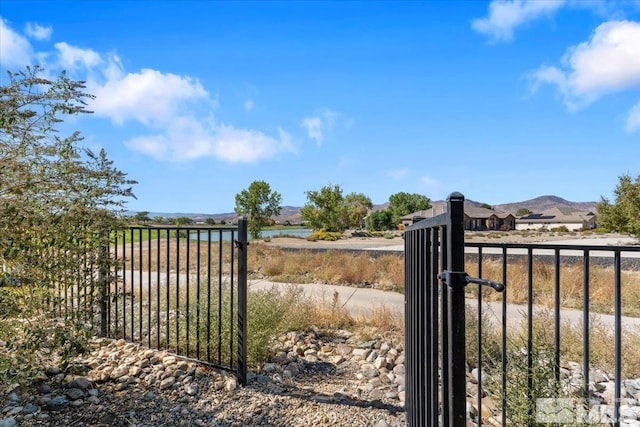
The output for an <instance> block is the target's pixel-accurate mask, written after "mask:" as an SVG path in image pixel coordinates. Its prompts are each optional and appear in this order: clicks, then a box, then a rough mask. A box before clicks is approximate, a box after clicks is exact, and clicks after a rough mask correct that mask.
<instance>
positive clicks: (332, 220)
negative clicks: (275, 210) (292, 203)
mask: <svg viewBox="0 0 640 427" xmlns="http://www.w3.org/2000/svg"><path fill="white" fill-rule="evenodd" d="M305 194H306V195H307V203H306V204H305V205H304V206H303V207H302V209H300V214H301V215H302V218H303V219H304V220H305V221H306V222H307V223H308V224H309V225H310V226H311V227H312V228H313V229H314V230H320V229H325V230H327V231H344V230H345V229H346V228H347V227H348V225H349V224H348V220H347V215H346V209H345V204H344V196H343V195H342V188H340V186H339V185H331V184H328V185H325V186H324V187H322V188H321V189H320V190H319V191H307V192H306V193H305Z"/></svg>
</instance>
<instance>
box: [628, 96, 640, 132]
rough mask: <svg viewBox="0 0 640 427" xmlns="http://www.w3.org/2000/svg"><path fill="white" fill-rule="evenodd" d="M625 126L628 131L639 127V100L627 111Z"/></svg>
mask: <svg viewBox="0 0 640 427" xmlns="http://www.w3.org/2000/svg"><path fill="white" fill-rule="evenodd" d="M625 128H626V130H627V131H628V132H635V131H637V130H639V129H640V101H638V103H637V104H636V105H635V106H634V107H633V108H632V109H631V111H629V115H628V116H627V123H626V126H625Z"/></svg>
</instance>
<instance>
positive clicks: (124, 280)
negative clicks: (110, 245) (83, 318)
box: [122, 231, 127, 340]
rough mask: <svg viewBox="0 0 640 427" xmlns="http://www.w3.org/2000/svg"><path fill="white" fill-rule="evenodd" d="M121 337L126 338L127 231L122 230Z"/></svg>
mask: <svg viewBox="0 0 640 427" xmlns="http://www.w3.org/2000/svg"><path fill="white" fill-rule="evenodd" d="M122 338H123V339H125V340H126V339H127V233H126V231H123V232H122Z"/></svg>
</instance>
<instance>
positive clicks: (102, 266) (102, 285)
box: [98, 246, 109, 337]
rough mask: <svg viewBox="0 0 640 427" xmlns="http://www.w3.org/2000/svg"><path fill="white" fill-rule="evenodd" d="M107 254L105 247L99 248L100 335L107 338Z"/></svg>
mask: <svg viewBox="0 0 640 427" xmlns="http://www.w3.org/2000/svg"><path fill="white" fill-rule="evenodd" d="M108 277H109V252H108V248H107V246H101V247H100V256H99V258H98V289H99V291H98V292H100V335H102V336H103V337H104V336H107V332H108V324H109V318H108V307H109V286H108V281H109V279H108Z"/></svg>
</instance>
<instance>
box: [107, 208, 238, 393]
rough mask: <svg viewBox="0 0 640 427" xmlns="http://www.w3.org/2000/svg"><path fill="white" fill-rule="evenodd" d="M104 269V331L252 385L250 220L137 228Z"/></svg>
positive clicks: (124, 235) (117, 242) (121, 236)
mask: <svg viewBox="0 0 640 427" xmlns="http://www.w3.org/2000/svg"><path fill="white" fill-rule="evenodd" d="M113 239H114V241H113V244H112V245H111V247H110V248H108V256H109V258H110V259H111V266H112V267H111V268H110V269H109V270H107V271H101V274H100V277H101V278H103V279H101V282H102V283H103V286H102V287H103V289H102V292H103V296H104V298H103V299H102V307H101V329H102V334H103V335H105V336H108V337H113V338H123V339H125V340H127V341H132V342H137V343H140V344H143V345H146V346H148V347H150V348H157V349H166V350H169V351H172V352H174V353H176V354H178V355H180V356H183V357H185V358H188V359H194V360H198V361H199V362H202V363H205V364H209V365H212V366H214V367H217V368H221V369H224V370H229V371H232V372H235V373H236V374H237V375H238V380H239V382H240V383H241V384H243V385H244V384H245V383H246V373H247V366H246V354H247V320H246V319H247V245H248V243H247V220H246V219H245V218H244V217H241V218H240V219H239V221H238V226H237V227H228V226H220V227H162V226H161V227H131V228H129V229H128V230H126V231H122V232H118V233H114V236H113Z"/></svg>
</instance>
